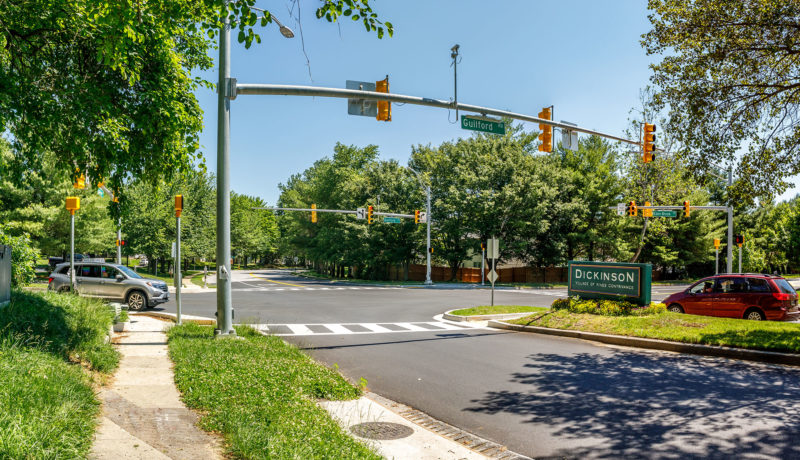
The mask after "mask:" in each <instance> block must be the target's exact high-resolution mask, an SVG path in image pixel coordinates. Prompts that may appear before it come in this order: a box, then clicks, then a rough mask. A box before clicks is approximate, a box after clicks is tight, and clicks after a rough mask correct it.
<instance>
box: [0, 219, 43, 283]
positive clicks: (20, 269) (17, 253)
mask: <svg viewBox="0 0 800 460" xmlns="http://www.w3.org/2000/svg"><path fill="white" fill-rule="evenodd" d="M0 244H5V245H6V246H11V285H12V286H25V285H27V284H30V282H31V281H33V280H34V279H35V278H36V270H35V268H36V259H37V258H38V257H39V251H37V250H36V249H35V248H34V247H33V246H31V239H30V237H29V236H28V234H24V235H21V236H11V235H9V234H8V233H6V231H5V229H4V228H3V226H2V225H0Z"/></svg>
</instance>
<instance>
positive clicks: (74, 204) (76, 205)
mask: <svg viewBox="0 0 800 460" xmlns="http://www.w3.org/2000/svg"><path fill="white" fill-rule="evenodd" d="M80 208H81V199H80V198H78V197H77V196H68V197H67V211H69V213H70V214H75V211H77V210H78V209H80Z"/></svg>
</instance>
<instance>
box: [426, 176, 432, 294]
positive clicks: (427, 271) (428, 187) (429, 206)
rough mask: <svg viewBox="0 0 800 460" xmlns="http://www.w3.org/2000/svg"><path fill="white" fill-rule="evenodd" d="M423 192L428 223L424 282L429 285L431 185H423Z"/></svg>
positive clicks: (430, 282)
mask: <svg viewBox="0 0 800 460" xmlns="http://www.w3.org/2000/svg"><path fill="white" fill-rule="evenodd" d="M425 194H426V195H427V197H426V203H425V212H426V214H425V220H427V224H428V229H427V233H428V236H427V246H428V248H427V249H428V250H427V251H426V252H427V256H428V266H427V268H426V270H425V284H429V285H430V284H433V281H431V220H432V219H431V187H430V185H428V186H426V187H425Z"/></svg>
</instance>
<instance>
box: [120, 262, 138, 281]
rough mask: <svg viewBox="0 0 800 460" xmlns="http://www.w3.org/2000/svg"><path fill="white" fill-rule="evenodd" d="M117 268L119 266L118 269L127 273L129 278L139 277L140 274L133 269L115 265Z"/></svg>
mask: <svg viewBox="0 0 800 460" xmlns="http://www.w3.org/2000/svg"><path fill="white" fill-rule="evenodd" d="M117 268H119V269H120V271H122V272H123V273H125V274H126V275H128V277H130V278H135V279H139V278H141V276H140V275H139V274H138V273H136V272H135V271H133V270H131V269H130V268H128V267H126V266H124V265H117Z"/></svg>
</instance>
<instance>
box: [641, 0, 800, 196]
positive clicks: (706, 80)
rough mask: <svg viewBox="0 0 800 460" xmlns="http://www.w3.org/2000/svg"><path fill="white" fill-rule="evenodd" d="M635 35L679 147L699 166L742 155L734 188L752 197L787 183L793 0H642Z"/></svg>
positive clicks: (793, 145)
mask: <svg viewBox="0 0 800 460" xmlns="http://www.w3.org/2000/svg"><path fill="white" fill-rule="evenodd" d="M648 7H649V9H650V10H652V11H653V13H652V14H650V15H649V16H648V17H649V18H650V22H651V23H652V25H653V28H652V30H651V31H650V32H648V33H646V34H644V35H643V36H642V46H644V48H645V49H646V50H647V53H648V54H650V55H663V58H662V60H661V62H659V63H656V64H654V65H653V66H652V68H653V70H654V75H653V77H652V81H653V83H654V84H655V85H656V86H657V87H658V88H659V91H658V93H657V94H656V98H655V102H656V103H657V104H658V105H659V106H660V107H669V125H670V130H671V132H672V134H673V135H674V136H676V137H677V138H678V140H679V141H680V145H679V146H676V147H678V151H680V153H681V158H682V160H684V161H686V162H687V163H688V166H689V168H690V170H692V171H693V172H696V173H697V172H699V173H707V172H709V171H711V170H712V169H713V168H714V167H715V166H718V165H719V164H720V163H721V162H723V161H725V162H728V163H733V162H735V161H736V158H737V157H738V156H739V155H740V156H741V159H740V160H739V163H738V167H737V170H736V176H737V177H739V178H740V179H739V181H737V187H736V195H737V197H739V198H741V199H746V200H752V199H753V197H754V196H763V197H770V196H774V195H775V194H778V193H782V192H783V191H784V190H786V188H787V187H788V183H787V182H786V179H787V178H788V177H791V176H793V175H796V174H798V173H800V155H798V154H797V152H798V150H797V149H798V145H800V122H798V118H797V117H796V116H795V115H796V112H797V110H798V103H800V92H798V91H797V87H798V74H799V73H800V62H798V60H797V59H796V58H795V56H796V55H797V53H798V52H800V34H798V33H797V32H798V25H797V17H798V16H800V4H798V3H797V2H795V1H779V0H748V1H739V0H696V1H690V2H685V1H675V0H650V1H649V2H648Z"/></svg>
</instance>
